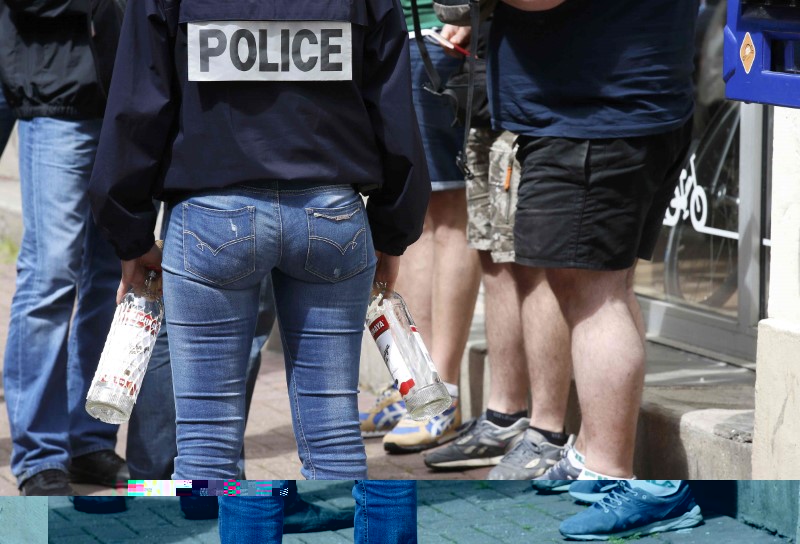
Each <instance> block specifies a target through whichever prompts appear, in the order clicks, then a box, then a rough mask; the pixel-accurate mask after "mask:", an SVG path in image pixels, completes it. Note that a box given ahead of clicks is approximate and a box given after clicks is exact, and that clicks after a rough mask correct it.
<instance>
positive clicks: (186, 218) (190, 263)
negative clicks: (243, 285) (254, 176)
mask: <svg viewBox="0 0 800 544" xmlns="http://www.w3.org/2000/svg"><path fill="white" fill-rule="evenodd" d="M182 208H183V209H182V211H183V266H184V269H185V270H186V271H187V272H190V273H192V274H194V275H195V276H198V277H200V278H202V279H204V280H206V281H208V282H209V283H212V284H214V285H220V286H222V285H228V284H229V283H233V282H235V281H237V280H241V279H243V278H245V277H247V276H249V275H250V274H252V273H253V272H255V270H256V255H255V251H256V234H255V224H254V223H255V208H254V207H253V206H247V207H244V208H239V209H236V210H216V209H212V208H206V207H203V206H198V205H196V204H190V203H184V204H183V205H182Z"/></svg>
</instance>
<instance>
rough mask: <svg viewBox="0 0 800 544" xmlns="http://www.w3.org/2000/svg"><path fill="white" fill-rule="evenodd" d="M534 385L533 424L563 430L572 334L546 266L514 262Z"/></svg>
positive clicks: (526, 346) (570, 375)
mask: <svg viewBox="0 0 800 544" xmlns="http://www.w3.org/2000/svg"><path fill="white" fill-rule="evenodd" d="M513 266H514V272H515V277H516V278H517V288H518V289H519V293H520V298H521V299H522V324H523V327H524V329H523V330H524V331H525V337H524V340H525V353H526V355H527V359H528V374H529V376H530V388H531V404H532V409H531V426H533V427H537V428H539V429H542V430H545V431H551V432H556V433H560V432H563V430H564V419H565V418H566V413H567V402H568V400H569V385H570V379H571V377H572V365H571V357H570V347H569V346H570V334H569V329H568V328H567V323H566V321H565V320H564V316H563V315H562V313H561V309H560V307H559V305H558V301H557V300H556V298H555V296H554V294H553V291H552V290H551V289H550V286H549V284H548V283H547V281H546V279H545V274H544V271H543V270H542V269H539V268H530V267H526V266H521V265H513Z"/></svg>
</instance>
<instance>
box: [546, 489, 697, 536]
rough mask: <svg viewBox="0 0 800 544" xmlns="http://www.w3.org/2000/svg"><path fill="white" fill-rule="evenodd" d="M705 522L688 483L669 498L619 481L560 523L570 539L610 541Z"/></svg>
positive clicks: (673, 529) (564, 533)
mask: <svg viewBox="0 0 800 544" xmlns="http://www.w3.org/2000/svg"><path fill="white" fill-rule="evenodd" d="M702 522H703V515H702V514H701V512H700V507H699V506H697V503H696V502H695V501H694V497H693V496H692V492H691V490H690V489H689V486H688V485H687V484H686V482H681V485H680V487H679V488H678V491H676V492H675V493H673V494H672V495H669V496H667V497H658V496H654V495H651V494H650V493H647V492H646V491H642V490H641V489H637V488H634V487H631V484H630V482H628V481H626V480H618V481H617V485H616V487H615V488H614V489H612V490H611V491H610V492H609V493H608V495H606V496H605V497H604V498H602V499H601V500H599V501H597V502H596V503H594V504H593V505H592V506H590V507H589V508H587V509H586V510H584V511H583V512H581V513H580V514H576V515H574V516H572V517H571V518H567V519H565V520H564V521H563V522H561V526H560V527H559V531H560V532H561V534H562V535H563V536H564V537H565V538H567V539H570V540H608V539H610V538H625V537H629V536H634V535H650V534H653V533H661V532H664V531H677V530H679V529H688V528H690V527H695V526H697V525H700V524H701V523H702Z"/></svg>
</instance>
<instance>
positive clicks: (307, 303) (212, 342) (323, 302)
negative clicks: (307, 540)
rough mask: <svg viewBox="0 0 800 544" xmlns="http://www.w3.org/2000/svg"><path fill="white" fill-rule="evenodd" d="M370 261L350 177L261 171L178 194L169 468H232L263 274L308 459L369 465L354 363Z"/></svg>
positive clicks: (182, 471) (353, 475)
mask: <svg viewBox="0 0 800 544" xmlns="http://www.w3.org/2000/svg"><path fill="white" fill-rule="evenodd" d="M375 261H376V259H375V254H374V251H373V247H372V236H371V233H370V230H369V226H368V223H367V219H366V211H365V210H364V204H363V202H362V200H361V197H360V196H359V195H358V194H357V193H356V192H355V191H354V190H353V188H352V187H350V186H349V185H338V186H315V185H313V184H307V183H299V182H264V183H262V184H260V185H258V186H253V187H245V186H238V187H235V188H231V189H228V190H222V191H214V192H212V193H206V194H202V195H197V196H192V197H190V198H188V199H187V200H185V201H183V202H181V203H179V204H178V205H176V206H175V207H174V209H173V210H172V214H171V217H170V222H169V226H168V228H167V236H166V239H165V247H164V259H163V268H164V293H165V296H164V303H165V309H166V320H167V330H168V333H169V337H170V355H171V358H172V376H173V385H174V389H175V409H176V417H177V420H176V421H177V443H178V456H177V457H176V459H175V474H174V476H173V477H174V478H176V479H224V478H235V477H236V474H237V468H236V463H237V460H238V459H239V455H240V453H241V450H242V444H243V438H244V426H245V414H246V407H245V392H246V367H247V360H248V356H249V354H250V352H251V349H252V344H253V335H254V331H255V328H256V320H257V316H258V291H259V288H260V285H261V282H262V280H263V278H264V276H265V275H268V274H269V275H271V277H272V283H273V286H274V293H275V305H276V312H277V315H278V321H279V324H280V331H281V339H282V341H283V346H284V359H285V366H286V380H287V385H288V389H289V400H290V407H291V410H292V423H293V426H294V433H295V438H296V439H297V445H298V452H299V455H300V460H301V461H302V464H303V466H302V470H301V472H302V474H303V476H305V477H306V478H309V479H361V478H365V477H366V471H367V470H366V454H365V451H364V445H363V442H362V440H361V433H360V431H359V423H358V406H357V393H358V362H359V357H360V351H361V337H362V331H363V328H364V317H365V314H366V309H367V302H368V298H369V291H370V285H371V283H372V278H373V275H374V271H375Z"/></svg>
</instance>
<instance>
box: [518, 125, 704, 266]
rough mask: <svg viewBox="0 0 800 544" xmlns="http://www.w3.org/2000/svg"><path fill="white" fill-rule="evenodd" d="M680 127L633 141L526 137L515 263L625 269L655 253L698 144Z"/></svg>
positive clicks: (520, 154)
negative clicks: (691, 148) (682, 174)
mask: <svg viewBox="0 0 800 544" xmlns="http://www.w3.org/2000/svg"><path fill="white" fill-rule="evenodd" d="M691 127H692V123H691V120H689V121H688V122H686V123H685V124H684V125H683V126H682V127H681V128H678V129H675V130H672V131H670V132H666V133H663V134H655V135H651V136H640V137H632V138H607V139H592V140H582V139H574V138H556V137H530V136H521V137H520V139H519V151H518V153H517V158H518V159H519V162H520V164H521V165H522V177H521V180H520V185H519V195H518V201H517V215H516V220H515V223H514V251H515V253H516V262H517V263H519V264H523V265H527V266H537V267H545V268H583V269H590V270H622V269H625V268H629V267H631V266H633V264H634V262H635V261H636V258H637V257H638V258H642V259H650V258H651V257H652V256H653V250H654V248H655V244H656V241H657V240H658V235H659V232H660V230H661V224H662V221H663V219H664V213H665V211H666V209H667V206H668V205H669V202H670V200H671V199H672V196H673V193H674V191H675V187H676V185H677V183H678V177H679V175H680V171H681V168H682V167H683V165H684V161H685V158H686V154H687V152H688V150H689V145H690V142H691V130H692V129H691Z"/></svg>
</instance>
